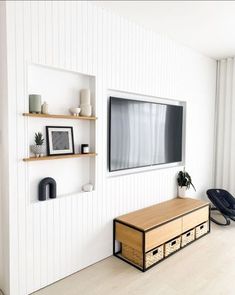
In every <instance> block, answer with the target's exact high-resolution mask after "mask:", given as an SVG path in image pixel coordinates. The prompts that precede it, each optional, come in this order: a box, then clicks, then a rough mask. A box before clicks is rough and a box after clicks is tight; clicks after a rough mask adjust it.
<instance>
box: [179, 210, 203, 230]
mask: <svg viewBox="0 0 235 295" xmlns="http://www.w3.org/2000/svg"><path fill="white" fill-rule="evenodd" d="M182 218H183V226H182V231H183V232H185V231H187V230H189V229H191V228H193V227H196V226H197V225H198V224H200V223H203V222H205V221H207V220H208V219H209V206H206V207H204V208H201V209H198V210H196V211H194V212H191V213H189V214H187V215H185V216H183V217H182Z"/></svg>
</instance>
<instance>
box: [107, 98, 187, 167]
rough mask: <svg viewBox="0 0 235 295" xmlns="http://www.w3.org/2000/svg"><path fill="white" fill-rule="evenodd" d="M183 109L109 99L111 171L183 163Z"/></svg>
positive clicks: (178, 106)
mask: <svg viewBox="0 0 235 295" xmlns="http://www.w3.org/2000/svg"><path fill="white" fill-rule="evenodd" d="M182 139H183V106H180V105H170V104H160V103H152V102H146V101H139V100H131V99H124V98H118V97H110V105H109V171H110V172H112V171H118V170H124V169H131V168H138V167H144V166H152V165H160V164H166V163H174V162H181V161H182Z"/></svg>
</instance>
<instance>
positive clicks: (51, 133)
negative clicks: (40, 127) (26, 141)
mask: <svg viewBox="0 0 235 295" xmlns="http://www.w3.org/2000/svg"><path fill="white" fill-rule="evenodd" d="M46 136H47V153H48V156H54V155H71V154H74V140H73V127H66V126H46Z"/></svg>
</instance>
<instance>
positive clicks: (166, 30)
mask: <svg viewBox="0 0 235 295" xmlns="http://www.w3.org/2000/svg"><path fill="white" fill-rule="evenodd" d="M93 2H95V3H96V4H97V5H98V6H101V7H104V8H108V9H110V10H113V11H115V12H116V13H118V14H119V15H122V16H124V17H126V18H129V19H131V20H132V21H134V22H136V23H139V24H141V25H143V26H145V27H147V28H150V29H152V30H154V31H156V32H157V33H163V34H167V35H168V36H169V37H170V38H171V39H174V40H175V41H177V42H180V43H181V44H184V45H186V46H189V47H191V48H194V49H195V50H197V51H199V52H201V53H203V54H204V55H207V56H210V57H212V58H216V59H220V58H223V57H228V56H235V1H93Z"/></svg>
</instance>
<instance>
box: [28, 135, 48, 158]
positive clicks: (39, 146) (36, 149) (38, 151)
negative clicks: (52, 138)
mask: <svg viewBox="0 0 235 295" xmlns="http://www.w3.org/2000/svg"><path fill="white" fill-rule="evenodd" d="M34 142H35V144H34V145H32V146H31V150H32V152H33V153H34V154H35V157H37V158H38V157H42V156H43V153H44V150H45V148H44V144H43V143H44V138H43V136H42V133H41V132H38V133H35V137H34Z"/></svg>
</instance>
